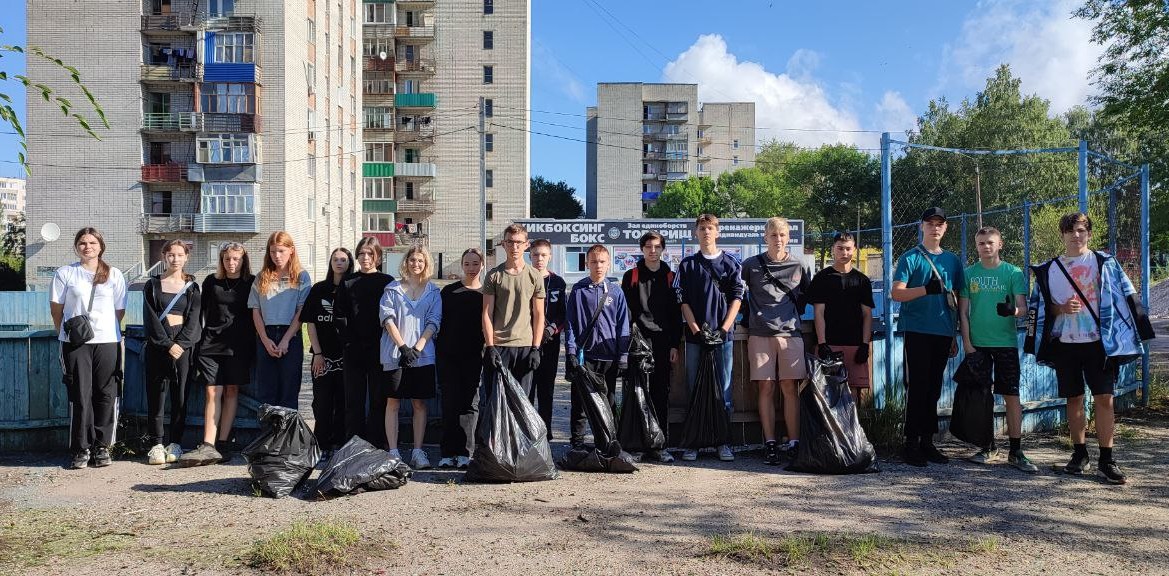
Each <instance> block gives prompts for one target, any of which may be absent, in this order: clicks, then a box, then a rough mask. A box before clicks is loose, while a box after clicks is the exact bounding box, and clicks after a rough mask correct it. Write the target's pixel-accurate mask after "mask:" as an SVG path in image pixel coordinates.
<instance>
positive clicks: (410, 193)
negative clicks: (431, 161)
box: [403, 182, 414, 200]
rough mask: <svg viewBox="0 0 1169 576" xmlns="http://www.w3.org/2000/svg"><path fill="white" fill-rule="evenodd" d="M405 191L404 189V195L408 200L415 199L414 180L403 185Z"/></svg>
mask: <svg viewBox="0 0 1169 576" xmlns="http://www.w3.org/2000/svg"><path fill="white" fill-rule="evenodd" d="M403 191H404V195H405V199H406V200H413V199H414V183H413V182H406V183H405V184H404V186H403Z"/></svg>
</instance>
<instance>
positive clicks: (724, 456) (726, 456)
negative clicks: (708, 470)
mask: <svg viewBox="0 0 1169 576" xmlns="http://www.w3.org/2000/svg"><path fill="white" fill-rule="evenodd" d="M718 459H719V460H722V461H723V462H734V461H735V453H734V452H731V447H730V446H727V445H726V444H723V445H722V446H719V447H718Z"/></svg>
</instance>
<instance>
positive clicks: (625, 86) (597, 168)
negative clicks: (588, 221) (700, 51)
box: [585, 82, 755, 218]
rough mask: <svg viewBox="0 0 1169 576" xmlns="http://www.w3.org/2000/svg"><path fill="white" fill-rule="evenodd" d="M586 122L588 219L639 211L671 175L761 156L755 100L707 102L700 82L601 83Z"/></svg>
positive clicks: (718, 169) (712, 170)
mask: <svg viewBox="0 0 1169 576" xmlns="http://www.w3.org/2000/svg"><path fill="white" fill-rule="evenodd" d="M585 127H586V134H587V138H586V139H587V140H588V144H587V145H586V146H587V148H586V152H585V159H586V164H587V167H586V188H585V215H586V217H588V218H637V217H640V216H642V215H643V214H644V213H645V211H646V210H648V209H649V207H650V206H652V205H653V204H654V202H656V201H657V199H658V197H659V196H660V195H661V193H662V190H663V189H664V187H665V185H666V184H667V183H668V182H672V181H678V180H685V179H687V178H689V177H691V176H709V177H712V178H714V177H718V175H719V174H721V173H723V172H726V171H728V170H735V169H737V168H739V167H743V166H752V165H754V163H755V103H754V102H729V103H716V102H708V103H704V104H701V106H700V104H699V102H698V85H697V84H643V83H640V82H632V83H601V84H598V85H597V105H596V106H591V107H589V108H588V109H587V110H586V120H585Z"/></svg>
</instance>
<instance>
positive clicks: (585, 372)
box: [560, 366, 637, 473]
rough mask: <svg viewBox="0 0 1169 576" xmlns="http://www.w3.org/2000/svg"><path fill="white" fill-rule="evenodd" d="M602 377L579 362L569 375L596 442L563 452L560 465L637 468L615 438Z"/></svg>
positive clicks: (586, 468)
mask: <svg viewBox="0 0 1169 576" xmlns="http://www.w3.org/2000/svg"><path fill="white" fill-rule="evenodd" d="M606 390H607V387H606V384H605V377H604V375H602V374H598V373H596V372H593V371H592V370H589V369H588V368H586V367H584V366H581V367H580V368H578V369H577V370H576V371H575V373H574V374H573V375H572V396H573V398H575V399H576V401H577V402H579V403H580V405H581V406H582V407H584V412H585V416H586V417H588V419H589V428H592V430H593V440H594V441H595V442H596V445H595V446H592V447H588V446H586V447H584V448H579V449H578V448H573V449H571V450H569V451H568V453H567V454H565V455H564V458H563V459H562V460H561V461H560V467H561V468H564V469H566V470H577V471H579V472H618V473H625V472H636V471H637V465H636V464H635V463H634V459H633V456H631V455H630V454H629V453H628V452H626V451H624V450H622V448H621V443H620V442H618V441H617V440H616V438H617V430H616V428H617V427H616V425H615V424H614V418H613V409H612V408H610V407H609V399H608V395H607V393H606Z"/></svg>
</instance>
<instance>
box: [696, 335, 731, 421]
mask: <svg viewBox="0 0 1169 576" xmlns="http://www.w3.org/2000/svg"><path fill="white" fill-rule="evenodd" d="M734 350H735V343H734V342H724V343H723V345H722V349H721V350H715V355H714V360H715V373H714V374H715V376H717V377H718V379H719V384H722V389H723V405H724V406H726V409H727V417H728V418H729V417H730V416H731V413H732V412H733V411H734V408H733V407H732V406H731V398H732V396H731V365H732V364H733V362H732V358H733V352H734ZM702 353H703V350H702V346H701V345H699V344H695V343H693V342H687V343H686V388H687V390H688V391H689V393H690V394H691V395H693V394H694V380H695V379H697V378H698V360H699V358H700V356H701V355H702Z"/></svg>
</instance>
